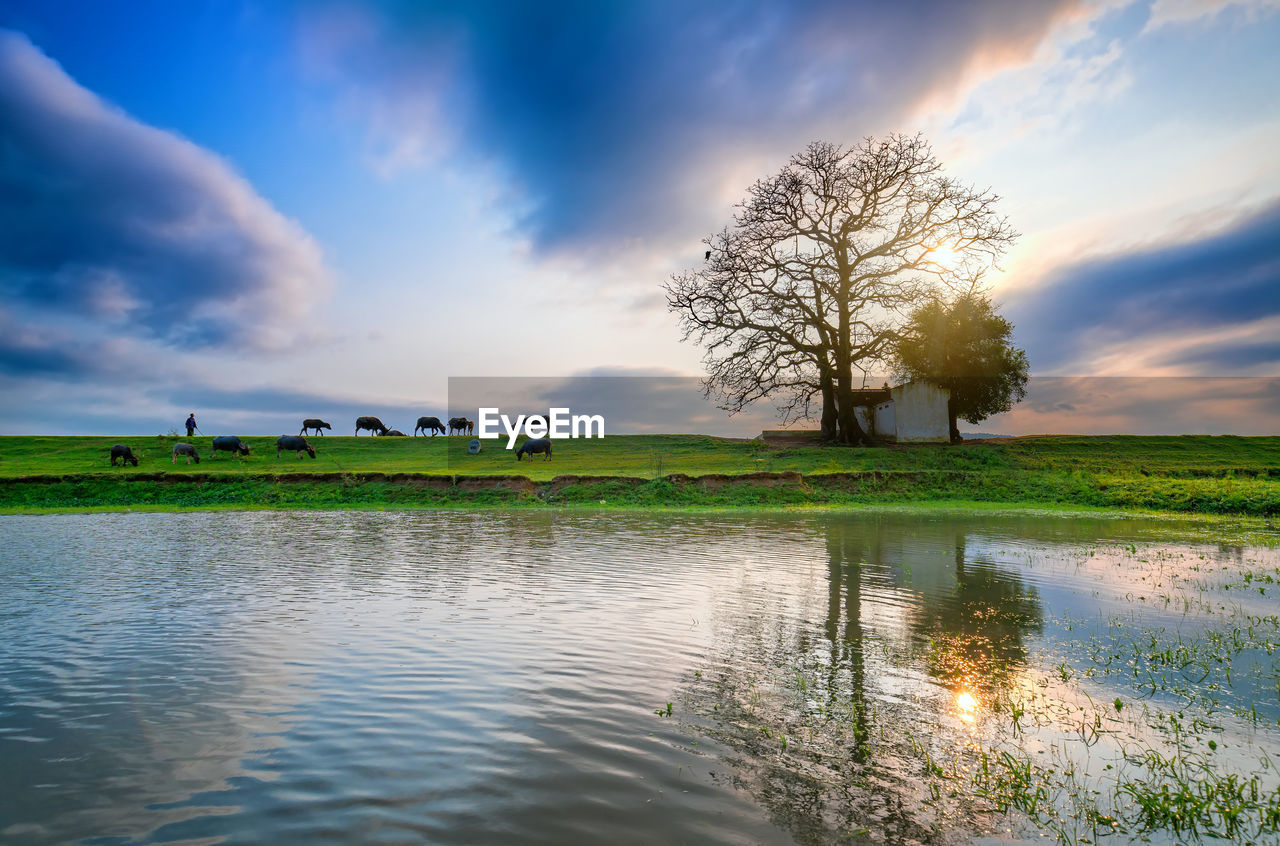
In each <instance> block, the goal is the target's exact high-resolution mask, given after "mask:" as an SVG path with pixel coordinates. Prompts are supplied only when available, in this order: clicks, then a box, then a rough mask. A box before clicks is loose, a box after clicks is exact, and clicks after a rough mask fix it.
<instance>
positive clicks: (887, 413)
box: [875, 402, 898, 438]
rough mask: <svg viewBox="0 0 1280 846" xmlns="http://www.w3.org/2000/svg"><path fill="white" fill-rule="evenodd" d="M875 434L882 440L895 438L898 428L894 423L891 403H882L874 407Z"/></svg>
mask: <svg viewBox="0 0 1280 846" xmlns="http://www.w3.org/2000/svg"><path fill="white" fill-rule="evenodd" d="M875 433H876V434H877V435H879V436H880V437H882V438H894V437H897V434H898V427H897V424H896V423H895V422H894V411H893V402H882V403H880V404H879V405H877V406H876V407H875Z"/></svg>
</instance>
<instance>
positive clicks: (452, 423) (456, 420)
mask: <svg viewBox="0 0 1280 846" xmlns="http://www.w3.org/2000/svg"><path fill="white" fill-rule="evenodd" d="M475 428H476V424H474V423H472V422H471V421H470V420H468V419H467V418H465V417H450V418H449V434H450V435H452V434H453V433H454V432H455V431H456V432H457V433H458V434H459V435H470V434H471V433H472V432H473V431H475Z"/></svg>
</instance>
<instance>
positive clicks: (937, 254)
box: [927, 243, 964, 270]
mask: <svg viewBox="0 0 1280 846" xmlns="http://www.w3.org/2000/svg"><path fill="white" fill-rule="evenodd" d="M927 255H928V256H929V261H930V263H932V264H936V265H938V266H939V267H941V268H942V269H943V270H955V269H956V267H958V266H959V264H960V261H961V259H963V258H964V256H963V255H962V254H961V252H960V251H959V250H957V249H956V248H955V245H954V244H946V243H943V244H939V245H938V246H936V247H934V248H933V249H932V250H929V252H928V253H927Z"/></svg>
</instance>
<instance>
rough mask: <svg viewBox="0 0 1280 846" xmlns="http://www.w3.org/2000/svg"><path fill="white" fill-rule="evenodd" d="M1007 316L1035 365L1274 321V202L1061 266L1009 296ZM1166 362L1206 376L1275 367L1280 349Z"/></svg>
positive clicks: (1279, 262)
mask: <svg viewBox="0 0 1280 846" xmlns="http://www.w3.org/2000/svg"><path fill="white" fill-rule="evenodd" d="M1006 311H1007V313H1008V314H1009V316H1010V318H1011V319H1012V320H1013V321H1014V324H1015V325H1016V326H1017V336H1018V338H1019V339H1020V341H1021V342H1022V343H1024V344H1025V345H1026V347H1027V354H1028V356H1029V357H1030V359H1031V364H1032V367H1033V368H1037V369H1048V368H1054V367H1058V366H1060V365H1064V364H1070V363H1071V362H1073V361H1075V360H1077V359H1079V358H1080V357H1081V356H1083V355H1085V354H1087V353H1091V352H1097V351H1098V350H1099V349H1101V348H1104V347H1105V346H1106V345H1108V344H1115V343H1132V342H1133V340H1134V339H1140V338H1141V337H1142V336H1144V335H1148V334H1152V335H1154V334H1159V335H1167V334H1168V333H1170V332H1171V331H1172V332H1176V331H1177V330H1187V331H1188V332H1190V331H1195V330H1210V329H1214V328H1219V327H1229V326H1232V325H1236V324H1241V323H1247V322H1250V321H1256V320H1259V319H1261V318H1267V317H1274V316H1277V315H1280V203H1276V204H1273V205H1271V206H1270V207H1268V208H1266V209H1265V210H1263V211H1262V212H1260V213H1258V214H1255V215H1253V216H1251V217H1249V218H1246V219H1244V220H1242V221H1240V222H1238V223H1237V224H1236V225H1234V226H1232V227H1231V228H1229V229H1227V230H1226V231H1224V232H1221V233H1219V234H1215V235H1211V236H1207V237H1204V238H1200V239H1197V240H1193V241H1189V242H1186V243H1182V244H1176V245H1171V246H1163V247H1157V248H1152V249H1147V250H1141V251H1137V252H1133V253H1128V254H1125V255H1118V256H1111V257H1108V258H1104V259H1100V260H1097V261H1090V262H1084V263H1081V264H1077V265H1074V266H1070V267H1067V268H1064V269H1062V270H1060V271H1058V272H1057V273H1056V274H1055V275H1054V276H1053V278H1051V279H1050V280H1049V281H1048V283H1047V284H1045V285H1042V286H1038V287H1036V288H1035V289H1032V290H1028V291H1025V292H1019V293H1017V294H1015V295H1013V296H1011V297H1010V298H1009V299H1008V300H1007V302H1006ZM1162 363H1164V364H1178V365H1191V366H1195V367H1198V368H1200V369H1204V370H1214V369H1219V368H1220V369H1223V370H1230V369H1233V368H1237V369H1238V368H1244V367H1252V366H1256V365H1258V364H1265V363H1280V345H1277V344H1275V343H1262V342H1260V343H1254V344H1242V343H1239V342H1223V343H1222V344H1221V345H1214V346H1208V347H1202V348H1199V349H1194V350H1179V351H1177V352H1176V353H1171V354H1170V357H1169V358H1168V360H1166V361H1164V362H1162Z"/></svg>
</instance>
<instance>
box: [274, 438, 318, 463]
mask: <svg viewBox="0 0 1280 846" xmlns="http://www.w3.org/2000/svg"><path fill="white" fill-rule="evenodd" d="M286 449H287V450H292V451H293V452H296V453H297V454H298V458H302V454H303V453H304V452H305V453H306V454H307V455H309V456H311V457H312V458H315V457H316V450H315V447H313V446H311V444H309V443H307V439H306V438H304V437H302V436H301V435H281V436H280V437H278V438H276V458H279V457H280V453H281V451H283V450H286Z"/></svg>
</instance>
